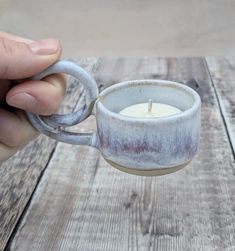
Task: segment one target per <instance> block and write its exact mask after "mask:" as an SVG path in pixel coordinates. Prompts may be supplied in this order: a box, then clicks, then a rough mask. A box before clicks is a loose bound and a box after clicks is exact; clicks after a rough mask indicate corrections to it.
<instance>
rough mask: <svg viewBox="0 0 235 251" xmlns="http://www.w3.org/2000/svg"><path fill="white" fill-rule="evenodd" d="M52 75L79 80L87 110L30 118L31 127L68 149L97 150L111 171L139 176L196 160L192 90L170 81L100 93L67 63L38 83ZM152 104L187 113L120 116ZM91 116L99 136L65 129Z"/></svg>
mask: <svg viewBox="0 0 235 251" xmlns="http://www.w3.org/2000/svg"><path fill="white" fill-rule="evenodd" d="M53 73H67V74H70V75H72V76H73V77H75V78H77V79H78V80H79V82H81V83H82V84H83V86H84V88H85V91H86V102H85V104H84V106H83V107H82V109H80V110H79V111H76V112H74V113H71V114H67V115H52V116H38V115H36V114H33V113H29V112H27V113H26V114H27V116H28V118H29V120H30V122H31V123H32V125H33V126H34V127H35V128H36V129H38V130H39V131H40V132H41V133H44V134H46V135H47V136H49V137H51V138H54V139H56V140H58V141H62V142H65V143H69V144H77V145H88V146H91V147H95V148H97V149H98V150H99V151H100V152H101V154H102V155H103V157H104V159H105V160H106V161H107V162H108V163H110V164H111V165H112V166H114V167H116V168H118V169H119V170H121V171H124V172H128V173H132V174H137V175H145V176H149V175H163V174H168V173H171V172H175V171H177V170H179V169H181V168H183V167H184V166H186V165H187V164H188V163H189V162H190V161H191V160H192V159H193V157H194V155H195V154H196V152H197V149H198V145H199V137H200V121H201V115H200V109H201V108H200V107H201V100H200V97H199V95H198V94H197V93H196V92H195V91H194V90H193V89H191V88H189V87H187V86H185V85H183V84H179V83H176V82H172V81H166V80H133V81H125V82H122V83H118V84H115V85H113V86H111V87H108V88H106V89H105V90H104V91H102V92H101V93H99V91H98V88H97V85H96V82H95V80H94V79H93V77H92V76H91V75H89V74H88V73H87V72H86V71H85V70H84V69H82V68H81V67H79V66H78V65H77V64H75V63H73V62H70V61H66V60H61V61H59V62H57V63H56V64H54V65H52V66H51V67H49V68H48V69H46V70H45V71H43V72H42V73H40V74H38V75H37V76H35V77H34V78H33V79H37V80H39V79H42V78H44V77H45V76H48V75H50V74H53ZM149 99H152V100H153V102H159V103H164V104H168V105H172V106H175V107H177V108H178V109H180V110H181V111H182V112H180V113H178V114H175V115H171V116H164V117H159V118H136V117H129V116H125V115H121V114H119V112H120V111H121V110H122V109H123V108H125V107H127V106H130V105H133V104H137V103H144V102H146V100H149ZM91 114H94V115H95V117H96V123H97V130H96V132H94V133H84V134H83V133H73V132H68V131H65V130H62V129H61V127H66V126H72V125H75V124H78V123H79V122H81V121H83V120H85V119H86V118H87V117H88V116H89V115H91Z"/></svg>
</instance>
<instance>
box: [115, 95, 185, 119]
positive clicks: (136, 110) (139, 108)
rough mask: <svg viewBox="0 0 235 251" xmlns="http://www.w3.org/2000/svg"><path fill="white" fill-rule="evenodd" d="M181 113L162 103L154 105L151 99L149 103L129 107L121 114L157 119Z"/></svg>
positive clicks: (173, 107)
mask: <svg viewBox="0 0 235 251" xmlns="http://www.w3.org/2000/svg"><path fill="white" fill-rule="evenodd" d="M179 112H181V110H180V109H178V108H176V107H175V106H171V105H167V104H162V103H153V101H152V100H151V99H149V102H148V103H140V104H135V105H131V106H128V107H126V108H124V109H123V110H121V111H120V112H119V113H120V114H122V115H126V116H130V117H139V118H140V117H141V118H152V117H153V118H155V117H156V118H157V117H164V116H170V115H174V114H177V113H179Z"/></svg>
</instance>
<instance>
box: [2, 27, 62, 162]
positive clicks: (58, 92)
mask: <svg viewBox="0 0 235 251" xmlns="http://www.w3.org/2000/svg"><path fill="white" fill-rule="evenodd" d="M60 55H61V47H60V44H59V42H58V41H57V40H54V39H46V40H40V41H32V40H29V39H25V38H21V37H16V36H13V35H10V34H7V33H4V32H0V58H1V60H0V161H3V160H6V159H7V158H9V157H10V156H11V155H13V154H14V153H15V152H16V151H17V150H18V149H20V148H22V147H23V146H24V145H26V144H27V143H28V142H29V141H30V140H32V139H34V138H35V137H36V136H37V135H38V132H37V131H36V130H35V129H34V128H33V127H32V126H31V124H30V123H29V122H28V120H27V119H26V117H25V115H24V113H23V112H22V110H26V111H30V112H34V113H38V114H40V115H50V114H52V113H54V112H55V111H56V110H57V109H58V107H59V104H60V103H61V101H62V100H63V97H64V94H65V90H66V84H65V83H66V81H65V78H64V76H63V75H61V74H55V75H53V76H49V77H47V78H45V79H43V80H42V81H35V80H27V78H29V77H31V76H33V75H35V74H37V73H39V72H41V71H42V70H44V69H45V68H47V67H48V66H50V65H51V64H53V63H55V62H56V61H57V60H58V59H59V58H60ZM10 106H11V107H14V109H13V108H11V109H9V108H10ZM21 109H22V110H21Z"/></svg>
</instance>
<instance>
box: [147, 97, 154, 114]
mask: <svg viewBox="0 0 235 251" xmlns="http://www.w3.org/2000/svg"><path fill="white" fill-rule="evenodd" d="M152 107H153V100H152V99H149V103H148V112H151V111H152Z"/></svg>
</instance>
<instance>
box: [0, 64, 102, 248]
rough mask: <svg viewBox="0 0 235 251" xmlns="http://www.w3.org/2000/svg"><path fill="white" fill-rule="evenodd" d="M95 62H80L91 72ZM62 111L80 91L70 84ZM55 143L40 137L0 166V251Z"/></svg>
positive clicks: (74, 83) (70, 107) (71, 105)
mask: <svg viewBox="0 0 235 251" xmlns="http://www.w3.org/2000/svg"><path fill="white" fill-rule="evenodd" d="M96 61H97V60H96V59H87V60H80V63H81V64H82V65H83V67H86V68H88V69H91V68H92V66H94V64H95V63H96ZM68 92H69V93H70V95H69V96H68V97H67V98H66V100H65V102H64V105H63V107H62V108H61V112H68V111H71V110H72V108H73V105H74V104H76V102H77V99H78V97H79V95H80V94H81V93H82V92H81V88H80V87H79V88H78V87H77V82H75V81H71V82H70V85H69V88H68ZM55 146H56V143H55V141H54V140H50V139H49V138H47V137H45V136H40V137H39V138H38V139H36V140H35V141H34V142H32V143H30V144H29V145H28V146H27V147H25V148H24V149H23V150H22V151H20V152H18V154H17V155H15V156H14V157H12V158H11V159H10V160H8V161H6V162H4V163H3V164H2V165H1V167H0V250H3V249H4V247H5V245H6V243H7V241H8V239H9V237H10V235H11V233H12V231H13V229H14V227H15V225H16V224H17V221H18V220H19V218H20V216H21V214H22V212H23V210H24V208H25V206H26V205H27V202H28V200H29V199H30V196H31V194H32V193H33V191H34V188H35V186H36V185H37V183H38V180H39V179H40V176H41V174H42V172H43V170H44V169H45V167H46V165H47V162H48V161H49V160H50V157H51V156H52V155H53V151H54V149H55Z"/></svg>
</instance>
